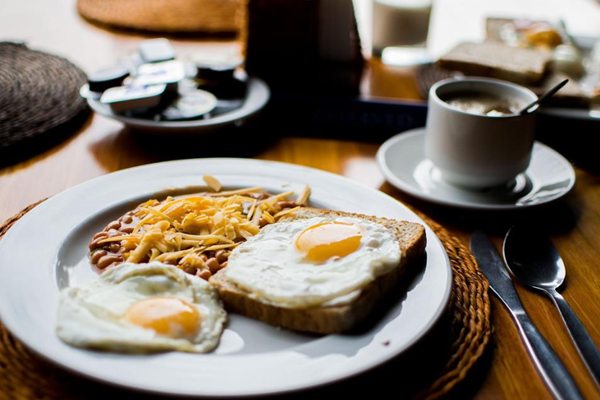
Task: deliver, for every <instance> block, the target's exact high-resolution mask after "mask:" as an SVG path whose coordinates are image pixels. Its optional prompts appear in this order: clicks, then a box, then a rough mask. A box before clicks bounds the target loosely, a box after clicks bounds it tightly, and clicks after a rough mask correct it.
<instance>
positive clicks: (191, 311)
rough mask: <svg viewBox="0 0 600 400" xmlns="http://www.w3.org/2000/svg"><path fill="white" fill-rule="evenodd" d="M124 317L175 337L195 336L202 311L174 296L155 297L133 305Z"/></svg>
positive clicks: (143, 326) (144, 326)
mask: <svg viewBox="0 0 600 400" xmlns="http://www.w3.org/2000/svg"><path fill="white" fill-rule="evenodd" d="M123 319H124V320H125V321H127V322H129V323H131V324H134V325H137V326H140V327H142V328H146V329H152V330H153V331H155V332H156V333H158V334H159V335H165V336H169V337H172V338H175V339H180V338H186V337H193V336H195V335H196V334H197V333H198V331H199V330H200V313H199V312H198V310H196V308H195V307H192V306H191V305H190V304H189V303H187V302H185V301H183V300H180V299H176V298H173V297H153V298H150V299H144V300H140V301H138V302H137V303H135V304H133V305H131V306H130V307H129V308H128V309H127V311H126V312H125V315H124V316H123Z"/></svg>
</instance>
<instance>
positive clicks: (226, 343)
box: [0, 158, 452, 396]
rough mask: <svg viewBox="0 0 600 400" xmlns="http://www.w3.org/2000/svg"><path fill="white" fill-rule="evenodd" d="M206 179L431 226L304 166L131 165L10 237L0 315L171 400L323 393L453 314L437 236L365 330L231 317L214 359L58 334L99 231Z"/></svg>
mask: <svg viewBox="0 0 600 400" xmlns="http://www.w3.org/2000/svg"><path fill="white" fill-rule="evenodd" d="M203 174H212V175H214V176H216V177H217V178H218V179H219V180H220V181H221V182H222V183H223V185H224V186H225V187H247V186H259V185H260V186H264V187H265V188H266V189H267V190H269V191H272V192H279V191H282V190H285V191H288V190H290V189H292V190H299V189H301V188H302V186H303V185H304V184H309V185H310V186H311V188H312V191H313V192H312V195H311V202H312V205H313V206H316V207H324V208H331V209H337V210H344V211H349V212H360V213H365V214H373V215H378V216H381V217H388V218H395V219H406V220H410V221H414V222H421V223H423V221H421V220H420V219H419V218H418V217H417V216H416V215H415V214H414V213H412V212H411V211H410V210H408V209H407V208H406V207H405V206H404V205H402V204H401V203H399V202H398V201H396V200H394V199H393V198H391V197H389V196H387V195H385V194H383V193H381V192H379V191H377V190H374V189H371V188H368V187H366V186H363V185H361V184H358V183H356V182H353V181H351V180H349V179H346V178H343V177H341V176H338V175H334V174H330V173H326V172H323V171H318V170H315V169H310V168H305V167H301V166H295V165H290V164H283V163H275V162H268V161H257V160H242V159H226V158H225V159H199V160H188V161H175V162H167V163H159V164H152V165H147V166H142V167H137V168H132V169H128V170H124V171H120V172H116V173H113V174H109V175H106V176H102V177H100V178H97V179H94V180H91V181H88V182H85V183H83V184H81V185H78V186H76V187H73V188H71V189H69V190H67V191H65V192H63V193H60V194H58V195H56V196H54V197H52V198H50V199H49V200H47V201H46V202H44V203H42V204H41V205H39V206H38V207H36V208H34V209H33V210H32V211H30V212H29V213H27V214H26V215H25V216H24V217H23V218H21V220H19V222H18V223H17V224H15V226H13V227H12V228H11V229H10V231H9V232H8V233H7V234H6V235H5V237H4V238H3V239H2V240H1V241H0V317H1V318H2V321H3V322H4V324H5V325H6V327H7V328H8V329H9V330H10V331H11V332H12V333H13V334H14V335H15V336H17V337H18V338H19V339H20V340H21V341H23V343H25V344H26V345H27V346H28V347H30V348H31V349H33V350H34V351H36V352H37V353H39V354H41V355H43V356H44V357H46V358H48V359H50V360H52V361H54V362H56V363H57V364H59V365H62V366H63V367H66V368H68V369H70V370H72V371H76V372H79V373H81V374H84V375H86V376H89V377H91V378H95V379H98V380H101V381H104V382H109V383H113V384H117V385H122V386H126V387H130V388H135V389H142V390H147V391H152V392H160V393H166V394H181V395H200V396H243V395H258V394H267V393H280V392H286V391H291V390H297V389H302V388H308V387H313V386H316V385H321V384H325V383H328V382H332V381H336V380H339V379H342V378H345V377H349V376H352V375H354V374H357V373H360V372H362V371H365V370H368V369H370V368H373V367H375V366H377V365H378V364H381V363H383V362H385V361H386V360H389V359H391V358H392V357H394V356H396V355H398V354H399V353H401V352H402V351H404V350H405V349H407V348H408V347H409V346H411V345H412V344H413V343H415V342H416V341H417V340H418V339H419V338H420V337H421V336H422V335H423V334H425V333H426V332H427V331H428V330H429V329H430V328H431V327H432V326H433V324H434V323H435V322H436V320H437V319H438V318H439V317H440V315H441V314H442V312H443V310H444V308H445V306H446V304H447V301H448V299H449V295H450V288H451V283H452V275H451V269H450V264H449V260H448V257H447V255H446V253H445V251H444V248H443V246H442V244H441V242H440V241H439V240H438V239H437V237H436V236H435V235H434V233H433V232H432V231H431V230H430V229H429V228H427V240H428V245H427V265H426V268H425V269H424V271H423V272H422V273H420V274H419V275H418V276H416V277H415V278H414V280H413V282H412V284H411V286H410V288H409V290H408V292H407V294H406V295H405V296H404V297H403V298H402V299H401V300H398V301H397V302H396V304H394V305H393V306H392V307H391V308H390V309H389V310H388V311H387V312H386V313H385V315H383V317H382V318H381V319H380V320H378V321H377V322H376V323H375V324H374V325H373V326H372V327H370V328H369V329H368V330H366V331H364V332H360V333H353V334H346V335H328V336H316V335H304V334H300V333H295V332H292V331H287V330H282V329H276V328H274V327H271V326H269V325H266V324H264V323H261V322H258V321H255V320H251V319H248V318H245V317H243V316H240V315H233V314H231V315H230V323H229V326H228V328H227V329H226V331H225V332H224V335H223V337H222V339H221V344H220V345H219V347H218V349H217V350H216V351H215V352H214V353H211V354H206V355H198V354H186V353H176V352H172V353H163V354H157V355H124V354H112V353H102V352H94V351H87V350H82V349H78V348H74V347H70V346H68V345H67V344H65V343H63V342H61V341H60V340H59V339H58V337H57V336H56V333H55V325H56V310H57V306H58V295H59V289H60V288H62V287H66V286H71V285H79V284H81V283H83V282H85V281H88V280H91V279H95V278H96V275H95V273H94V272H92V271H91V268H90V266H89V262H88V259H87V243H88V242H89V240H90V238H91V237H92V236H93V234H94V233H95V232H97V231H99V230H101V229H102V228H103V227H104V225H105V224H106V223H108V222H110V221H112V220H113V219H115V218H117V217H119V216H120V215H121V214H123V213H124V212H125V211H126V210H128V209H130V208H131V207H132V206H133V205H135V204H136V203H138V202H140V201H142V200H144V199H148V198H152V197H154V196H155V195H156V193H159V192H163V191H165V190H169V189H173V188H190V187H194V186H196V187H197V186H199V185H203V182H202V175H203ZM191 191H193V190H191ZM196 191H197V189H196ZM399 379H400V380H401V379H402V377H399Z"/></svg>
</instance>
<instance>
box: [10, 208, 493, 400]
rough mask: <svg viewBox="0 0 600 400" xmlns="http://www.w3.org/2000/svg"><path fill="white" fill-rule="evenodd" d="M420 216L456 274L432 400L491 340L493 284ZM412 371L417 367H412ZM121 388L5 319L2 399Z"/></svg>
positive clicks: (427, 389) (422, 393)
mask: <svg viewBox="0 0 600 400" xmlns="http://www.w3.org/2000/svg"><path fill="white" fill-rule="evenodd" d="M40 203H41V202H40ZM38 204H39V203H36V204H32V205H31V206H29V207H27V208H26V209H24V210H23V211H21V212H20V213H19V214H17V215H15V216H14V217H12V218H10V219H9V220H7V221H6V222H5V223H4V224H3V225H1V226H0V239H1V238H2V236H4V234H5V233H6V232H7V231H8V229H10V227H11V226H12V225H13V224H14V223H16V222H17V221H18V220H19V218H21V217H22V216H23V215H25V214H26V213H27V212H28V211H29V210H31V209H32V208H34V207H35V206H37V205H38ZM419 216H420V217H421V218H423V220H425V221H426V222H427V224H428V225H429V226H430V227H431V229H432V230H433V231H434V232H435V233H436V234H437V236H438V237H439V238H440V240H441V241H442V243H443V244H444V247H445V249H446V252H447V253H448V257H449V258H450V263H451V264H452V273H453V278H454V282H453V285H452V295H451V299H450V303H449V306H448V309H447V311H446V316H445V317H446V318H445V319H446V320H447V321H448V323H449V325H450V326H449V327H444V328H445V329H444V331H443V332H442V334H441V335H440V337H441V338H443V339H440V338H436V339H434V341H436V342H440V341H441V342H447V343H446V344H444V346H442V348H444V349H445V351H444V352H442V354H440V357H443V360H442V362H441V363H439V365H440V368H439V369H438V370H436V371H435V376H434V377H433V379H428V380H427V383H426V384H425V385H421V386H420V387H419V388H418V390H416V391H414V392H415V393H418V394H417V395H416V396H415V397H416V398H418V399H420V400H425V399H427V400H432V399H437V398H440V397H442V396H444V395H446V394H448V393H449V392H450V391H451V390H452V389H453V388H454V387H455V386H456V385H457V384H458V383H459V382H461V381H462V380H464V379H465V377H466V376H467V373H468V372H469V370H471V368H472V367H473V365H474V364H475V363H476V362H477V361H478V360H479V359H480V357H481V355H482V354H483V351H484V350H485V348H486V345H487V343H488V342H489V339H490V334H491V325H490V300H489V298H488V286H489V284H488V282H487V280H486V278H485V276H484V275H483V273H482V272H481V271H480V270H479V267H478V266H477V264H476V262H475V260H474V258H473V256H472V255H471V253H469V251H468V250H467V249H466V248H465V247H464V246H463V245H462V244H461V243H460V242H459V240H458V239H457V238H455V237H454V236H452V235H450V234H449V233H448V232H447V231H446V230H445V229H444V228H442V227H441V226H440V225H438V224H437V223H435V222H433V221H431V220H430V219H429V218H427V217H426V216H424V215H421V214H420V215H419ZM446 328H447V329H446ZM421 358H422V357H421ZM408 369H409V370H410V369H413V367H412V366H409V368H408ZM392 379H393V373H392ZM361 386H362V384H361ZM423 388H424V389H423ZM121 392H122V391H121V390H119V389H115V388H112V387H110V386H106V385H101V384H98V383H95V382H92V381H89V380H87V379H84V378H81V377H78V376H75V375H72V374H70V373H68V372H66V371H64V370H62V369H60V368H57V367H54V366H52V365H51V364H49V363H48V362H47V361H45V360H42V359H41V358H40V357H39V356H37V355H35V354H33V353H32V352H31V351H29V350H28V349H27V348H25V347H24V346H23V345H22V344H21V343H20V342H19V341H18V340H16V339H15V338H14V337H13V336H12V335H11V334H10V333H8V331H7V330H6V328H4V326H3V325H2V324H1V323H0V399H4V398H6V399H18V400H21V399H48V400H58V399H79V398H82V399H83V398H98V399H100V398H104V397H106V396H110V395H119V394H122V393H121ZM334 393H337V394H339V392H334ZM387 394H388V395H389V393H387ZM3 396H5V397H3ZM138 396H139V397H138ZM128 397H129V398H130V399H131V398H132V397H133V398H140V399H141V398H144V399H147V398H148V395H147V394H144V395H141V394H135V393H128ZM301 397H302V396H301ZM399 397H401V396H399ZM302 398H304V397H302Z"/></svg>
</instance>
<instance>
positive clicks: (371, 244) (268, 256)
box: [222, 217, 400, 308]
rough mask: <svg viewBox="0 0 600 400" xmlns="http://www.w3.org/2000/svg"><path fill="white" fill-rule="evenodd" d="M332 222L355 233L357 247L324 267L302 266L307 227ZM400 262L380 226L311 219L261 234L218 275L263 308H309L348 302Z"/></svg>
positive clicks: (273, 226)
mask: <svg viewBox="0 0 600 400" xmlns="http://www.w3.org/2000/svg"><path fill="white" fill-rule="evenodd" d="M331 221H336V222H342V223H349V224H353V225H355V226H357V227H359V228H360V229H361V231H362V238H361V243H360V247H359V248H358V249H357V250H356V251H355V252H353V253H350V254H348V255H347V256H345V257H341V258H331V259H329V260H327V261H325V262H323V263H313V262H310V261H308V260H306V258H305V257H306V254H304V253H302V252H300V251H299V250H298V249H297V248H296V245H295V244H296V239H297V237H298V236H299V235H300V234H301V233H302V232H303V231H304V230H305V229H307V228H309V227H311V226H314V225H317V224H321V223H324V222H331ZM399 262H400V247H399V245H398V242H397V241H396V239H395V234H394V232H393V231H392V230H390V229H388V228H386V227H384V226H383V225H381V224H378V223H375V222H371V221H369V220H364V219H359V218H353V217H338V218H327V217H314V218H306V219H295V220H291V221H280V222H277V223H274V224H271V225H267V226H266V227H264V228H262V229H261V231H260V232H259V233H258V234H257V235H255V236H253V237H252V238H250V239H249V240H248V241H247V242H245V243H242V244H241V245H239V246H238V247H237V248H236V249H235V250H233V251H232V253H231V255H230V256H229V260H228V262H227V268H225V269H224V270H223V272H222V273H223V274H225V278H226V279H227V280H228V281H230V282H233V283H234V284H236V285H237V286H238V287H240V288H242V289H244V290H246V291H247V292H249V293H250V294H249V295H250V296H251V297H253V298H255V299H258V300H260V301H262V302H264V303H268V304H273V305H278V306H283V307H287V308H307V307H311V306H317V305H323V304H332V303H335V302H336V301H339V300H340V299H343V300H347V299H351V298H353V297H354V296H356V295H358V294H360V289H361V288H363V287H364V286H365V285H366V284H368V283H369V282H371V281H373V280H374V279H375V278H377V277H378V276H381V275H383V274H385V273H387V272H389V271H390V270H391V269H393V268H395V267H396V266H397V265H398V264H399Z"/></svg>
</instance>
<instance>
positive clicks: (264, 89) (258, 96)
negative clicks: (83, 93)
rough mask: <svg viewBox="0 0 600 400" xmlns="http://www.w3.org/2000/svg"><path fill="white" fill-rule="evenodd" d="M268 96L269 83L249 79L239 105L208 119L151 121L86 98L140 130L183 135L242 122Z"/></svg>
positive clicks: (98, 109) (96, 107) (104, 112)
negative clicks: (126, 114)
mask: <svg viewBox="0 0 600 400" xmlns="http://www.w3.org/2000/svg"><path fill="white" fill-rule="evenodd" d="M270 97H271V91H270V90H269V86H267V84H266V83H265V82H264V81H263V80H262V79H259V78H249V79H248V89H247V91H246V97H245V98H244V99H243V103H242V106H241V107H239V108H236V109H234V110H232V111H230V112H227V113H224V114H221V115H218V116H215V117H212V118H207V119H192V120H187V121H153V120H150V119H144V118H134V117H126V116H123V115H120V114H116V113H114V112H112V110H111V109H110V107H109V106H108V105H106V104H102V103H100V101H99V100H95V99H93V98H88V104H89V105H90V107H91V108H92V109H93V110H94V111H95V112H97V113H98V114H101V115H104V116H105V117H108V118H112V119H115V120H117V121H119V122H122V123H123V124H125V126H127V127H130V128H133V129H136V130H137V131H138V132H140V133H148V134H159V135H165V134H166V135H173V134H177V135H186V134H199V133H208V132H213V131H214V130H215V129H216V128H222V127H226V126H230V125H239V124H242V123H243V122H244V121H245V120H246V119H248V118H251V117H252V116H254V115H255V114H256V113H258V112H259V111H260V110H262V109H263V108H264V106H265V105H266V104H267V102H268V101H269V98H270Z"/></svg>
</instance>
